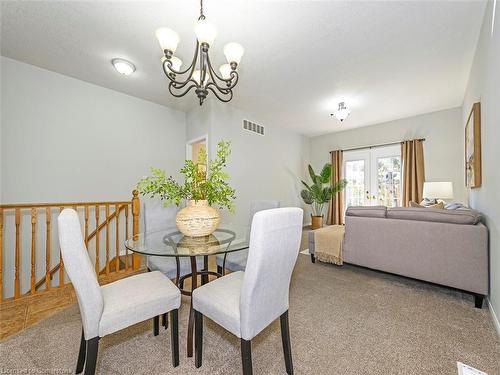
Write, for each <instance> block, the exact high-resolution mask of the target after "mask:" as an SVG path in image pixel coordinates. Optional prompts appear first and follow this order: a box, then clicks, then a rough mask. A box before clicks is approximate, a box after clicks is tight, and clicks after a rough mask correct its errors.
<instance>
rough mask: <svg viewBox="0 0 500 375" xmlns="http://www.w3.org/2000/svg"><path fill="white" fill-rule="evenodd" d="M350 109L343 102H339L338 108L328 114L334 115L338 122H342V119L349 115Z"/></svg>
mask: <svg viewBox="0 0 500 375" xmlns="http://www.w3.org/2000/svg"><path fill="white" fill-rule="evenodd" d="M350 113H351V110H350V109H349V108H348V107H347V106H346V104H345V102H340V103H339V108H338V109H337V110H336V111H335V112H333V113H331V114H330V116H335V118H336V119H337V120H339V121H340V122H344V120H345V119H346V118H347V117H348V116H349V114H350Z"/></svg>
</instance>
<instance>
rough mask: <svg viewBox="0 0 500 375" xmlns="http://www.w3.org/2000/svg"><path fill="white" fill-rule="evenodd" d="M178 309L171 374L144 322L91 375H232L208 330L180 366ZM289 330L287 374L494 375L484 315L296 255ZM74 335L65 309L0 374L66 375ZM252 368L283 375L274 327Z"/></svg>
mask: <svg viewBox="0 0 500 375" xmlns="http://www.w3.org/2000/svg"><path fill="white" fill-rule="evenodd" d="M187 303H188V300H187V299H184V300H183V305H182V307H181V312H180V341H181V342H180V345H181V364H180V367H178V368H176V369H173V368H172V367H171V360H170V358H171V357H170V332H169V331H165V330H161V333H160V335H159V336H157V337H153V336H152V333H151V322H146V323H142V324H138V325H136V326H134V327H131V328H129V329H126V330H124V331H121V332H119V333H116V334H114V335H111V336H108V337H105V338H104V339H102V340H101V346H100V349H101V350H100V355H99V359H98V372H99V373H100V374H203V373H206V374H239V373H240V371H241V367H240V355H239V340H238V339H236V338H235V337H233V336H231V335H230V334H228V333H227V332H225V331H224V330H222V329H221V328H219V327H218V326H216V325H215V324H213V323H211V322H209V321H207V322H206V324H205V336H204V338H205V340H204V349H205V351H204V362H203V367H202V368H201V369H196V368H195V367H194V362H193V359H192V358H187V357H186V347H185V345H186V325H187V313H188V305H187ZM290 324H291V336H292V350H293V361H294V367H295V373H296V374H342V375H345V374H370V375H376V374H418V375H422V374H431V375H436V374H450V375H451V374H453V375H456V374H457V369H456V362H457V361H461V362H464V363H467V364H470V365H472V366H474V367H477V368H479V369H481V370H483V371H486V372H487V373H488V375H500V340H499V338H498V336H497V334H496V331H495V329H494V326H493V323H492V322H491V318H490V315H489V312H488V309H487V308H484V309H483V310H478V309H475V308H474V307H473V301H472V298H471V297H470V296H468V295H465V294H461V293H458V292H455V291H450V290H448V289H446V288H439V287H435V286H429V285H426V284H423V283H419V282H415V281H410V280H406V279H403V278H398V277H396V276H389V275H385V274H381V273H377V272H373V271H369V270H364V269H360V268H356V267H352V266H344V267H342V268H339V267H336V266H331V265H324V264H318V263H316V264H311V263H310V260H309V256H305V255H299V260H298V262H297V266H296V268H295V271H294V276H293V281H292V286H291V293H290ZM80 330H81V323H80V315H79V312H78V308H77V306H72V307H69V308H68V309H66V310H64V311H62V312H60V313H58V314H57V315H54V316H53V317H51V318H49V319H47V320H45V321H42V322H41V323H39V324H37V325H35V326H33V327H31V328H29V329H28V330H26V331H24V332H22V333H20V334H18V335H16V336H13V337H11V338H9V339H7V340H6V341H3V342H2V343H1V344H0V349H1V352H0V356H1V363H0V373H50V374H54V373H71V372H72V371H74V366H75V363H76V357H77V351H78V345H79V340H80ZM253 363H254V373H255V374H285V368H284V367H285V366H284V361H283V356H282V348H281V339H280V331H279V321H277V322H275V323H274V324H272V325H271V326H270V327H269V328H268V329H266V330H265V331H264V332H262V333H261V334H260V335H259V336H258V337H257V338H256V339H254V341H253ZM21 369H30V370H35V369H36V371H38V372H35V371H33V372H20V371H19V370H21ZM54 369H59V371H58V372H57V370H56V371H54ZM44 371H45V372H44Z"/></svg>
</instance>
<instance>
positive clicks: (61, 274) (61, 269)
mask: <svg viewBox="0 0 500 375" xmlns="http://www.w3.org/2000/svg"><path fill="white" fill-rule="evenodd" d="M63 210H64V207H60V208H59V213H61V212H62V211H63ZM63 285H64V262H63V258H62V251H61V247H60V246H59V286H63Z"/></svg>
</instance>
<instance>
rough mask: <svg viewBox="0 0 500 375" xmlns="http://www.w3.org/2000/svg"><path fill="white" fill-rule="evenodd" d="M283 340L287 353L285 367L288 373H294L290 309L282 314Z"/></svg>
mask: <svg viewBox="0 0 500 375" xmlns="http://www.w3.org/2000/svg"><path fill="white" fill-rule="evenodd" d="M280 323H281V341H282V342H283V354H284V355H285V367H286V372H287V374H288V375H292V374H293V362H292V347H291V343H290V327H289V324H288V310H287V311H285V312H284V313H283V314H282V315H281V316H280Z"/></svg>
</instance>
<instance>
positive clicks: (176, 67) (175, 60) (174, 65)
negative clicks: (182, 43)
mask: <svg viewBox="0 0 500 375" xmlns="http://www.w3.org/2000/svg"><path fill="white" fill-rule="evenodd" d="M167 60H168V59H167V58H166V57H165V56H163V57H162V59H161V62H162V63H163V64H165V62H166V61H167ZM170 61H172V69H173V70H175V71H176V72H178V71H179V70H180V69H181V66H182V60H181V59H179V58H178V57H175V56H172V57H171V58H170ZM166 68H167V70H169V71H171V70H170V69H169V67H168V65H167V66H166Z"/></svg>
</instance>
